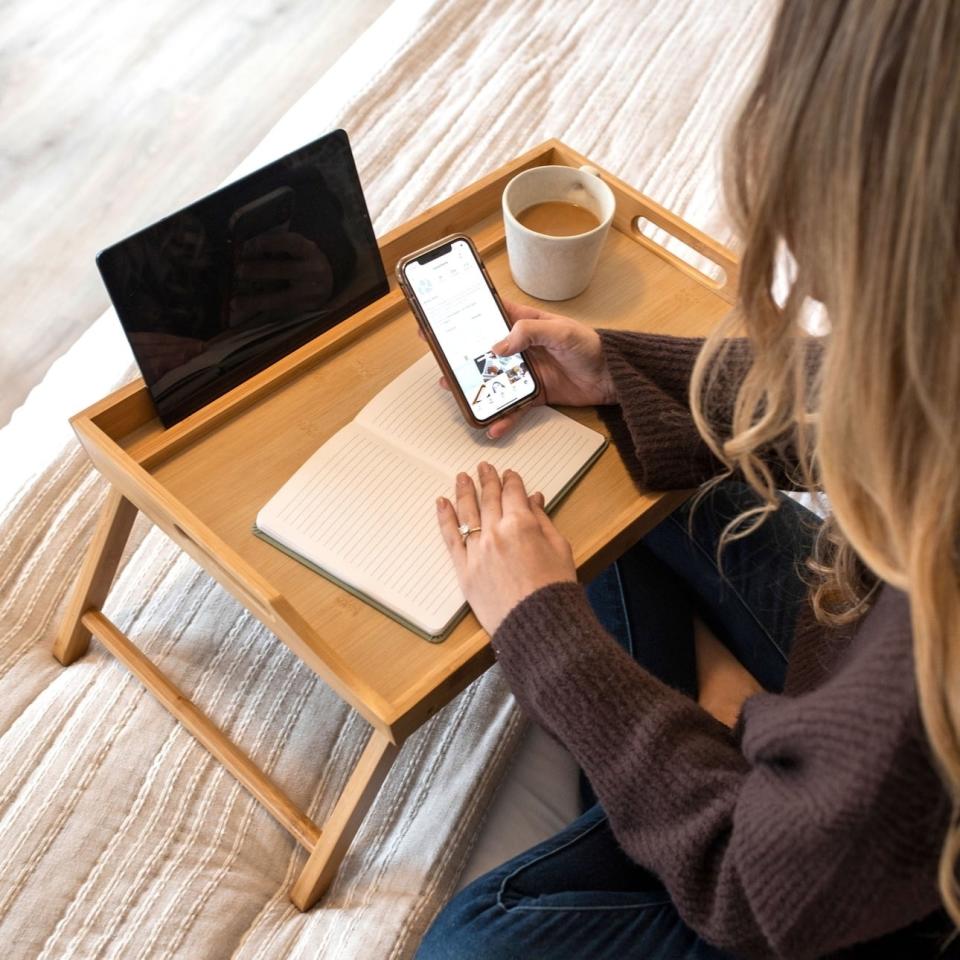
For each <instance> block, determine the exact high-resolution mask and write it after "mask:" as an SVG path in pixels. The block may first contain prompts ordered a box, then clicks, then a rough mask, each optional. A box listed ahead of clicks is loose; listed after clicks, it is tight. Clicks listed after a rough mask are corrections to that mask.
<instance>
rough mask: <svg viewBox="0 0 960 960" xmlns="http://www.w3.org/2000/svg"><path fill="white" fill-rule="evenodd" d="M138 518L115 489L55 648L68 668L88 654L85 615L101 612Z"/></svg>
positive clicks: (109, 496) (90, 549) (107, 500)
mask: <svg viewBox="0 0 960 960" xmlns="http://www.w3.org/2000/svg"><path fill="white" fill-rule="evenodd" d="M136 516H137V508H136V507H135V506H134V505H133V504H132V503H131V502H130V501H129V500H127V498H126V497H124V496H123V494H121V493H120V491H119V490H117V488H116V487H111V488H110V491H109V492H108V493H107V499H106V502H105V503H104V505H103V512H102V514H101V515H100V521H99V523H98V524H97V529H96V531H95V532H94V534H93V540H92V541H91V542H90V546H89V548H88V550H87V555H86V557H85V558H84V561H83V566H82V567H81V569H80V575H79V576H78V577H77V582H76V583H75V584H74V586H73V595H72V597H71V599H70V603H69V605H68V606H67V611H66V613H65V614H64V617H63V622H62V623H61V625H60V633H59V634H58V636H57V640H56V642H55V643H54V645H53V655H54V656H55V657H56V658H57V659H58V660H59V661H60V662H61V663H62V664H63V665H64V666H65V667H66V666H69V665H70V664H71V663H73V662H74V660H76V659H77V658H78V657H82V656H83V655H84V654H85V653H86V652H87V647H88V646H89V645H90V630H89V629H88V628H87V626H86V625H85V624H84V622H83V615H84V614H85V613H86V612H87V611H88V610H91V609H94V610H98V609H99V608H100V607H102V606H103V602H104V600H106V599H107V593H108V592H109V590H110V584H112V583H113V578H114V575H115V574H116V572H117V567H118V566H119V564H120V558H121V556H122V555H123V548H124V546H125V545H126V543H127V539H128V537H129V536H130V528H131V527H132V526H133V521H134V520H135V519H136Z"/></svg>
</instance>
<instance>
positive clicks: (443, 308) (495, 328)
mask: <svg viewBox="0 0 960 960" xmlns="http://www.w3.org/2000/svg"><path fill="white" fill-rule="evenodd" d="M405 273H406V277H407V283H408V284H409V286H410V287H411V289H412V290H413V293H414V295H415V296H416V298H417V301H418V302H419V304H420V309H421V310H422V311H423V313H424V315H425V316H426V319H427V322H428V323H429V325H430V328H431V330H432V331H433V333H434V336H435V337H436V338H437V341H438V343H439V344H440V349H441V350H442V351H443V353H444V356H445V357H446V358H447V362H448V363H449V364H450V367H451V369H452V370H453V375H454V377H455V378H456V381H457V385H458V386H459V388H460V391H461V392H462V394H463V396H464V397H465V398H466V400H467V403H468V404H469V406H470V409H471V411H472V412H473V415H474V416H475V417H476V418H477V420H489V419H490V418H491V417H495V416H496V415H497V414H499V413H500V412H502V411H503V410H504V409H505V408H506V407H509V406H511V405H512V404H514V403H517V402H519V401H520V400H523V399H525V398H526V397H529V396H530V395H531V394H532V393H535V392H536V389H537V385H536V383H535V381H534V379H533V374H532V373H531V371H530V368H529V367H528V366H527V363H526V361H525V360H524V358H523V354H521V353H516V354H514V355H513V356H511V357H498V356H496V354H494V353H492V352H491V351H490V346H491V345H492V344H494V343H496V342H497V341H498V340H502V339H503V338H504V337H505V336H506V335H507V333H509V330H510V328H509V327H508V326H507V321H506V320H505V319H504V316H503V314H502V313H501V311H500V307H499V305H498V304H497V301H496V300H495V299H494V296H493V294H492V293H491V291H490V288H489V286H487V281H486V278H485V277H484V275H483V272H482V271H481V269H480V265H479V264H478V263H477V260H476V257H475V256H474V254H473V250H472V249H471V248H470V245H469V244H468V243H467V242H466V241H465V240H454V241H452V242H451V243H450V244H449V245H447V246H443V247H440V248H439V249H437V250H432V251H430V252H429V253H425V254H424V255H423V256H422V257H419V258H418V259H416V260H411V261H410V262H409V263H408V264H407V265H406V268H405ZM451 386H452V384H451Z"/></svg>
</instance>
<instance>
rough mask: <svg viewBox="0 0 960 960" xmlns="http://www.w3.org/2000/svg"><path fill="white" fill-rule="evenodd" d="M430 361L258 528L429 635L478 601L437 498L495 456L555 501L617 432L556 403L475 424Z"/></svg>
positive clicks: (335, 442)
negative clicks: (497, 423) (452, 552)
mask: <svg viewBox="0 0 960 960" xmlns="http://www.w3.org/2000/svg"><path fill="white" fill-rule="evenodd" d="M438 376H439V373H438V370H437V364H436V361H435V360H434V359H433V357H432V356H431V355H430V354H427V355H426V356H425V357H423V358H422V359H420V360H418V361H417V362H416V363H415V364H413V366H412V367H410V368H409V369H407V370H406V371H405V372H404V373H402V374H401V375H400V376H399V377H398V378H397V379H396V380H394V381H393V382H392V383H391V384H390V385H389V386H387V387H385V388H384V389H383V390H381V391H380V393H378V394H377V395H376V396H375V397H374V398H373V399H372V400H371V401H370V402H369V403H368V404H367V405H366V406H365V407H364V408H363V409H362V410H361V411H360V413H359V414H357V416H356V418H355V419H354V420H353V421H352V422H351V423H350V424H348V425H347V426H346V427H344V428H343V429H342V430H340V431H339V432H338V433H336V434H334V436H332V437H331V438H330V439H329V440H328V441H327V442H326V443H325V444H324V445H323V446H322V447H321V448H320V449H319V450H318V451H317V452H316V453H315V454H314V455H313V456H312V457H311V458H310V459H309V460H308V461H307V462H306V463H305V464H304V465H303V466H302V467H301V468H300V469H299V470H298V471H297V472H296V473H295V474H294V475H293V476H292V477H291V478H290V479H289V480H288V481H287V482H286V483H285V484H284V485H283V487H281V488H280V490H279V491H278V492H277V493H276V495H275V496H274V497H272V498H271V500H270V501H269V503H267V504H266V506H265V507H264V508H263V509H262V510H261V511H260V512H259V513H258V514H257V520H256V527H255V532H256V533H257V534H258V535H259V536H261V537H263V538H264V539H266V540H268V541H269V542H270V543H272V544H273V545H274V546H276V547H278V548H279V549H281V550H283V551H284V552H285V553H288V554H289V555H290V556H292V557H294V558H295V559H297V560H300V561H301V562H303V563H306V564H307V565H308V566H310V567H311V568H313V569H314V570H316V572H317V573H320V574H322V575H323V576H325V577H327V578H328V579H330V580H333V581H334V582H335V583H338V584H339V585H340V586H342V587H343V588H344V589H346V590H349V591H350V592H351V593H353V594H354V595H356V596H358V597H360V598H361V599H363V600H365V601H367V602H368V603H371V604H373V606H375V607H377V608H378V609H379V610H381V611H382V612H383V613H386V614H387V615H388V616H391V617H393V618H394V619H396V620H399V621H400V622H401V623H403V624H405V625H406V626H407V627H409V628H410V629H411V630H414V631H415V632H416V633H419V634H420V635H421V636H423V637H425V638H426V639H428V640H434V641H436V640H441V639H443V637H445V636H446V635H447V634H448V633H449V632H450V630H451V629H452V628H453V627H454V625H455V624H456V623H457V621H458V620H459V619H460V617H461V616H462V615H463V613H464V612H465V611H466V604H465V602H464V598H463V593H462V592H461V591H460V587H459V586H458V584H457V579H456V575H455V573H454V569H453V563H452V561H451V560H450V558H449V556H448V554H447V548H446V546H445V545H444V542H443V539H442V538H441V536H440V531H439V529H438V527H437V520H436V507H435V503H436V498H437V497H438V496H448V497H449V496H451V495H452V492H453V486H454V478H455V477H456V475H457V473H458V472H460V471H461V470H463V471H466V472H468V473H471V474H475V471H476V466H477V463H479V462H480V461H481V460H486V461H488V462H489V463H492V464H493V465H494V466H495V467H496V468H497V469H498V470H500V471H501V472H502V471H503V470H505V469H506V468H507V467H510V468H512V469H513V470H516V471H517V472H518V473H519V474H520V476H521V477H523V480H524V483H525V484H526V487H527V489H528V490H529V491H530V492H531V493H533V492H534V491H536V490H539V491H540V492H541V493H543V496H544V498H545V500H546V503H547V509H550V508H551V507H553V506H555V505H556V504H557V502H558V501H559V500H560V499H561V497H563V495H564V494H565V493H566V492H567V491H568V490H569V489H570V487H572V486H573V484H574V483H575V482H576V480H577V479H579V477H580V476H581V475H582V474H583V473H584V471H585V470H586V469H587V467H589V465H590V464H591V463H592V462H593V461H594V460H595V459H596V457H597V456H598V455H599V454H600V452H601V451H602V450H603V448H604V446H605V445H606V439H605V438H604V437H603V436H602V435H601V434H599V433H597V432H596V431H595V430H590V429H588V428H587V427H584V426H582V425H581V424H579V423H577V422H576V421H575V420H571V419H570V417H566V416H564V415H563V414H562V413H558V412H557V411H556V410H553V409H551V408H550V407H536V408H534V409H532V410H528V411H527V413H526V415H525V416H524V417H523V418H522V420H521V422H520V424H519V425H518V427H517V428H516V430H515V431H514V432H513V433H512V434H511V435H509V436H508V437H507V438H504V439H501V440H488V439H487V438H486V436H485V435H484V434H483V432H482V431H477V430H474V429H472V428H471V427H469V426H467V424H466V423H465V422H464V420H463V417H462V416H461V414H460V411H459V410H458V409H457V405H456V403H455V402H454V400H453V398H452V397H451V396H450V395H449V394H448V393H447V392H446V391H445V390H443V389H441V388H440V387H439V386H438V384H437V378H438Z"/></svg>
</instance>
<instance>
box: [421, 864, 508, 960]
mask: <svg viewBox="0 0 960 960" xmlns="http://www.w3.org/2000/svg"><path fill="white" fill-rule="evenodd" d="M502 880H503V877H502V876H501V874H500V871H499V870H495V871H493V872H492V873H487V874H484V875H483V876H482V877H478V878H477V879H476V880H474V881H473V883H471V884H469V885H468V886H466V887H464V889H463V890H461V891H460V892H459V893H458V894H457V895H456V896H455V897H454V898H453V899H452V900H451V901H450V902H449V903H448V904H447V905H446V906H445V907H444V908H443V909H442V910H441V911H440V913H439V914H437V916H436V918H435V919H434V921H433V923H432V924H431V926H430V929H429V930H427V932H426V934H425V936H424V938H423V940H422V941H421V943H420V948H419V949H418V951H417V955H416V960H476V958H477V957H483V958H484V960H516V958H519V957H520V953H519V952H518V950H517V945H516V944H514V946H512V947H511V945H510V943H509V942H508V941H509V938H504V937H503V936H502V933H503V931H502V930H501V925H502V922H503V920H504V919H505V914H506V911H505V910H504V909H503V907H502V906H501V905H500V902H499V893H500V885H501V883H502ZM498 921H500V923H498Z"/></svg>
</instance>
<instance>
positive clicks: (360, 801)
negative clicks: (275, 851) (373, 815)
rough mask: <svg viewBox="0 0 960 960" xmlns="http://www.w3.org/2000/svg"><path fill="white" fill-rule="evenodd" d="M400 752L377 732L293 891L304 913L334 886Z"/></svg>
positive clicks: (328, 819)
mask: <svg viewBox="0 0 960 960" xmlns="http://www.w3.org/2000/svg"><path fill="white" fill-rule="evenodd" d="M398 750H399V747H398V746H397V745H396V744H394V743H392V742H391V741H390V740H389V739H388V738H387V737H386V736H385V735H384V734H382V733H380V732H379V731H378V730H374V731H373V734H372V735H371V737H370V739H369V740H368V741H367V745H366V747H364V750H363V753H362V754H361V756H360V759H359V760H358V761H357V765H356V767H354V769H353V773H352V774H351V775H350V779H349V780H348V781H347V785H346V786H345V787H344V788H343V793H341V794H340V799H339V800H337V803H336V806H335V807H334V808H333V810H332V811H331V813H330V816H329V817H328V818H327V822H326V823H325V824H324V825H323V828H322V831H321V833H320V839H319V841H317V844H316V845H315V846H314V848H313V852H312V853H311V854H310V858H309V859H308V860H307V862H306V864H305V866H304V868H303V870H302V871H301V872H300V876H299V877H298V878H297V881H296V883H294V885H293V889H292V890H291V891H290V899H291V900H292V901H293V903H294V905H295V906H296V907H298V908H299V909H300V910H309V909H310V908H311V907H312V906H313V905H314V904H315V903H316V902H317V900H319V899H320V897H322V896H323V895H324V893H325V892H326V890H327V887H329V886H330V884H331V882H332V881H333V878H334V877H335V876H336V873H337V869H338V868H339V866H340V862H341V861H342V860H343V858H344V856H345V855H346V852H347V849H348V848H349V846H350V843H351V842H352V840H353V838H354V836H355V835H356V832H357V830H359V829H360V824H361V823H362V822H363V818H364V816H366V813H367V810H369V809H370V805H371V804H372V803H373V800H374V797H376V795H377V792H378V791H379V789H380V787H381V785H382V784H383V781H384V780H385V779H386V776H387V773H388V772H389V770H390V767H391V766H392V765H393V761H394V760H395V759H396V756H397V751H398Z"/></svg>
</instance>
